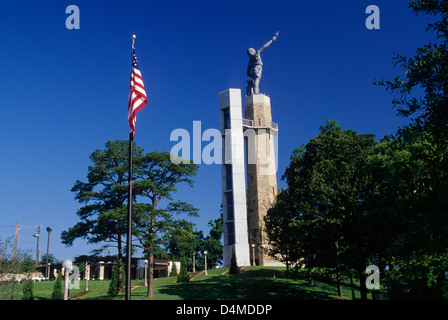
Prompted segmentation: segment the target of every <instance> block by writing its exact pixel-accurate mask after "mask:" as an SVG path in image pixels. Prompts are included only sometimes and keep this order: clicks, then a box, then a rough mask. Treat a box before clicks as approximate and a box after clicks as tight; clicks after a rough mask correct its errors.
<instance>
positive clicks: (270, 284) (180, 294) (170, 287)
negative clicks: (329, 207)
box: [15, 267, 371, 300]
mask: <svg viewBox="0 0 448 320" xmlns="http://www.w3.org/2000/svg"><path fill="white" fill-rule="evenodd" d="M226 270H227V269H213V270H209V271H208V275H207V276H205V275H204V273H202V274H200V275H199V276H198V277H196V278H195V279H193V280H191V281H190V282H187V283H176V280H177V278H175V277H169V278H158V279H155V281H154V294H155V296H154V297H152V298H150V300H245V299H250V300H274V299H277V300H293V299H296V300H297V299H298V300H334V299H340V298H339V297H337V290H336V282H335V280H334V279H333V278H332V277H331V276H324V275H317V274H316V275H315V276H314V285H312V286H311V285H309V284H308V276H307V273H306V271H305V270H301V271H299V272H298V273H293V274H291V273H287V272H286V270H285V268H284V267H246V268H244V269H243V270H242V271H241V272H240V273H239V274H238V275H229V274H224V275H223V272H224V271H226ZM141 282H142V280H133V281H132V286H136V288H135V289H134V290H132V293H131V299H132V300H141V299H148V298H147V297H146V291H147V288H146V287H145V286H143V285H139V284H141ZM109 283H110V281H109V280H103V281H100V280H96V281H89V283H88V286H89V292H88V293H87V294H85V295H82V296H80V297H77V298H75V295H76V294H78V293H80V292H82V291H84V288H85V281H84V280H81V281H80V288H79V289H72V290H70V297H71V299H79V300H84V299H89V300H90V299H92V300H93V299H98V300H109V299H113V300H124V295H121V296H115V297H110V296H108V295H107V290H108V288H109ZM53 286H54V281H42V282H36V283H34V288H33V293H34V297H35V299H51V293H52V292H53ZM343 290H344V299H351V298H352V293H351V288H350V285H349V283H348V282H345V283H343ZM20 296H21V295H20V294H19V292H18V293H17V294H16V295H15V298H16V299H20ZM355 297H356V298H358V299H359V298H360V293H359V283H355ZM368 298H369V299H371V293H368Z"/></svg>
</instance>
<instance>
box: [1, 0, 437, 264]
mask: <svg viewBox="0 0 448 320" xmlns="http://www.w3.org/2000/svg"><path fill="white" fill-rule="evenodd" d="M71 4H74V5H77V6H78V7H79V10H80V29H79V30H68V29H67V28H66V27H65V20H66V18H67V17H68V16H69V15H68V14H66V13H65V9H66V7H67V6H68V5H71ZM371 4H374V5H377V6H378V7H379V9H380V10H381V11H380V19H381V20H380V23H381V24H380V26H381V29H380V30H367V28H366V27H365V20H366V18H367V17H368V15H367V14H366V13H365V9H366V7H367V6H368V5H371ZM427 22H428V18H426V17H422V16H415V15H414V14H413V13H412V12H411V10H410V9H409V8H408V1H406V0H395V1H386V0H369V1H359V0H356V1H355V0H350V1H348V0H345V1H332V0H323V1H313V2H312V1H306V2H305V1H284V0H277V1H272V0H265V1H246V0H239V1H234V0H231V1H211V0H208V1H198V0H190V1H177V0H173V1H143V0H142V1H135V0H129V1H102V0H95V1H92V0H89V1H81V0H73V1H10V0H2V1H1V3H0V35H1V40H2V41H1V45H0V46H1V50H0V61H1V62H0V137H1V138H0V155H1V156H0V168H1V183H0V204H1V205H0V208H1V210H0V217H1V221H0V236H1V237H2V239H4V238H6V237H9V236H12V235H13V234H14V225H15V223H16V221H18V223H19V225H22V226H24V227H23V228H22V229H21V230H20V231H19V248H21V249H22V250H32V251H31V252H30V254H31V256H33V257H34V256H35V252H34V250H35V244H36V241H35V238H33V237H32V234H33V232H35V229H33V228H31V227H32V226H36V225H42V226H43V231H42V232H41V235H42V236H41V242H40V251H41V254H43V253H45V251H46V241H47V235H46V232H45V228H46V227H47V226H50V227H51V228H52V229H53V232H52V235H51V244H50V252H51V253H53V254H54V255H55V256H56V258H58V259H61V260H64V259H66V258H71V259H72V258H73V257H75V256H77V255H80V254H88V253H89V252H90V251H91V250H93V249H95V248H97V247H98V246H93V245H86V243H85V241H83V240H79V241H75V243H74V245H73V246H72V247H68V248H67V247H65V246H63V245H62V244H61V243H60V234H61V232H62V231H63V230H66V229H67V228H69V227H71V226H73V225H74V224H75V223H76V222H78V217H77V216H76V210H77V209H78V208H79V207H80V205H79V204H78V203H76V202H75V201H74V199H73V197H74V194H72V193H71V192H70V189H71V187H72V186H73V184H74V183H75V181H76V180H77V179H79V180H83V181H85V180H86V175H87V168H88V166H89V165H90V161H89V155H90V154H91V153H92V152H93V151H94V150H95V149H97V148H103V147H104V145H105V143H106V141H108V140H116V139H123V140H126V139H127V138H128V132H129V129H128V124H127V98H128V89H129V74H130V64H131V35H132V34H134V33H135V34H136V35H137V39H136V53H137V56H138V60H139V66H140V69H141V72H142V74H143V79H144V82H145V86H146V89H147V93H148V98H149V103H148V105H147V106H146V107H145V108H144V109H143V110H142V111H141V112H140V113H139V115H138V117H137V119H138V120H137V135H136V139H135V142H136V143H137V144H138V145H140V146H141V147H143V148H144V149H145V150H146V151H150V150H158V151H169V150H170V149H171V148H172V147H173V146H174V145H175V142H171V141H170V133H171V132H172V131H173V130H175V129H177V128H184V129H186V130H188V131H189V132H190V133H192V128H193V121H201V123H202V131H204V130H206V129H208V128H219V113H218V94H219V92H221V91H224V90H226V89H228V88H241V89H242V91H243V92H244V90H245V89H244V88H245V84H246V80H248V79H247V77H246V74H245V73H246V68H247V62H248V57H247V54H246V50H247V48H248V47H255V48H259V47H261V46H262V45H263V44H264V43H265V42H266V41H268V40H269V39H270V38H271V37H272V35H273V34H274V32H275V31H277V30H280V35H279V38H278V41H277V42H275V43H274V44H273V45H272V46H271V47H269V48H268V49H267V50H266V51H265V52H263V54H262V58H263V62H264V67H263V79H262V81H261V84H260V91H261V92H263V93H266V94H267V95H269V96H270V97H271V105H272V114H273V121H275V122H277V123H278V124H279V136H278V138H279V139H278V141H279V164H278V167H279V169H278V178H279V186H280V187H284V182H282V181H280V177H281V175H282V174H283V172H284V170H285V168H286V166H287V165H288V163H289V157H290V155H291V152H292V150H293V149H294V148H295V147H298V146H299V145H300V144H302V143H307V142H308V141H309V139H310V138H312V137H314V136H315V135H316V134H317V133H318V129H319V126H320V125H321V124H322V122H323V121H324V120H325V119H327V118H329V119H332V120H337V121H338V122H339V124H340V125H341V126H342V128H344V129H353V130H356V131H358V132H359V133H374V134H376V135H377V139H380V138H382V137H383V136H384V135H386V134H392V133H394V132H396V130H397V128H398V126H399V125H403V124H404V123H405V120H403V119H400V118H398V117H396V111H395V110H393V109H392V105H391V100H392V96H391V95H390V93H389V92H386V91H385V89H384V88H382V87H379V86H374V85H373V81H374V80H379V79H381V78H384V79H391V78H392V77H395V76H396V75H402V70H399V69H398V68H394V67H393V65H392V63H391V58H392V56H393V52H399V53H401V54H403V55H405V56H412V55H414V54H415V52H416V49H417V47H419V46H421V45H422V44H424V43H427V42H429V41H432V40H433V38H432V34H431V33H428V32H425V29H426V24H427ZM203 146H204V145H203ZM220 170H221V169H220V166H219V165H201V166H200V168H199V171H198V175H197V177H196V179H195V180H196V182H195V186H194V188H189V187H180V188H179V192H178V194H177V198H178V199H181V200H188V201H189V202H190V203H192V204H193V205H195V206H196V207H197V208H199V209H200V215H201V217H200V218H195V219H192V221H193V222H195V223H196V224H197V228H198V229H200V230H204V232H205V233H207V232H208V227H207V222H208V221H210V220H211V219H215V218H217V217H218V216H219V207H220V204H221V183H220V179H221V177H220V172H221V171H220ZM110 253H111V254H115V250H114V249H110Z"/></svg>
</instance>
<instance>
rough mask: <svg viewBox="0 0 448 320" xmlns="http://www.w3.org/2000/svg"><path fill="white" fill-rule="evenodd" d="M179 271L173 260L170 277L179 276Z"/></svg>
mask: <svg viewBox="0 0 448 320" xmlns="http://www.w3.org/2000/svg"><path fill="white" fill-rule="evenodd" d="M178 275H179V273H178V272H177V266H176V264H175V263H174V260H173V266H172V267H171V272H170V277H177V276H178Z"/></svg>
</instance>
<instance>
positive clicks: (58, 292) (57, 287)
mask: <svg viewBox="0 0 448 320" xmlns="http://www.w3.org/2000/svg"><path fill="white" fill-rule="evenodd" d="M62 290H63V288H62V275H61V271H60V270H59V271H58V275H57V277H56V280H55V282H54V286H53V292H52V293H51V299H53V300H62V299H63V298H64V292H63V291H62Z"/></svg>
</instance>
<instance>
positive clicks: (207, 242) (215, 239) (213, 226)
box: [200, 212, 224, 269]
mask: <svg viewBox="0 0 448 320" xmlns="http://www.w3.org/2000/svg"><path fill="white" fill-rule="evenodd" d="M208 226H209V227H210V231H209V234H208V236H206V237H205V239H204V244H203V249H202V250H201V251H200V252H204V251H207V265H208V267H209V268H210V269H211V268H214V267H216V266H217V265H219V264H221V263H222V243H221V240H222V234H223V233H224V226H223V218H222V212H221V215H220V217H219V218H217V219H214V220H210V221H209V222H208Z"/></svg>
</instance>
